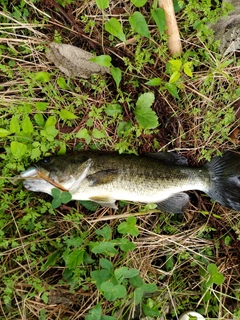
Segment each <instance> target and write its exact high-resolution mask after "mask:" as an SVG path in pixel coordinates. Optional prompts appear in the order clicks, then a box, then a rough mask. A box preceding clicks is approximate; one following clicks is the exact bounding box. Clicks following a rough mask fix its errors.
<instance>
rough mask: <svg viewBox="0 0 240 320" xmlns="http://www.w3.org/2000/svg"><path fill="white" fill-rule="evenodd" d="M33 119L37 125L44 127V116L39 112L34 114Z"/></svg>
mask: <svg viewBox="0 0 240 320" xmlns="http://www.w3.org/2000/svg"><path fill="white" fill-rule="evenodd" d="M34 120H35V122H36V124H37V125H38V126H39V127H44V125H45V120H44V117H43V115H42V114H41V113H36V114H35V115H34Z"/></svg>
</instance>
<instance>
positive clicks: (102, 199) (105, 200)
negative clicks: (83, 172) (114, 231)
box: [89, 195, 118, 209]
mask: <svg viewBox="0 0 240 320" xmlns="http://www.w3.org/2000/svg"><path fill="white" fill-rule="evenodd" d="M89 200H91V201H94V202H96V203H98V204H100V205H101V206H103V207H108V208H112V209H117V208H118V207H117V206H116V204H115V201H116V200H115V199H113V198H111V197H109V196H104V195H102V196H93V197H90V198H89Z"/></svg>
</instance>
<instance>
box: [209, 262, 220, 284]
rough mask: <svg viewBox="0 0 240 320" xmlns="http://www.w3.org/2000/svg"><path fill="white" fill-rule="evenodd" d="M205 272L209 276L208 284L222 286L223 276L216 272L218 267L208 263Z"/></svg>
mask: <svg viewBox="0 0 240 320" xmlns="http://www.w3.org/2000/svg"><path fill="white" fill-rule="evenodd" d="M207 271H208V272H209V273H210V275H211V279H210V282H212V283H215V284H218V285H220V284H223V282H224V276H223V274H222V273H220V272H219V271H218V267H217V266H216V265H215V264H214V263H210V264H209V265H208V266H207Z"/></svg>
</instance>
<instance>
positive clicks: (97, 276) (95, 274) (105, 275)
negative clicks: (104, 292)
mask: <svg viewBox="0 0 240 320" xmlns="http://www.w3.org/2000/svg"><path fill="white" fill-rule="evenodd" d="M90 275H91V278H92V279H93V281H94V282H95V283H96V287H97V288H98V289H99V290H100V286H101V284H102V283H103V282H105V281H107V280H110V279H111V278H112V271H110V270H108V269H101V270H95V271H92V272H90Z"/></svg>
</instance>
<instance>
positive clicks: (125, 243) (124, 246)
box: [119, 238, 136, 252]
mask: <svg viewBox="0 0 240 320" xmlns="http://www.w3.org/2000/svg"><path fill="white" fill-rule="evenodd" d="M119 241H120V243H121V244H120V246H119V247H120V249H121V250H122V251H124V252H128V251H132V250H134V249H135V248H136V245H135V244H134V243H133V242H131V241H129V240H128V239H126V238H121V239H119Z"/></svg>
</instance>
